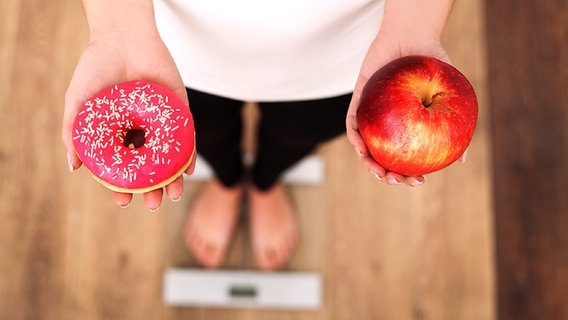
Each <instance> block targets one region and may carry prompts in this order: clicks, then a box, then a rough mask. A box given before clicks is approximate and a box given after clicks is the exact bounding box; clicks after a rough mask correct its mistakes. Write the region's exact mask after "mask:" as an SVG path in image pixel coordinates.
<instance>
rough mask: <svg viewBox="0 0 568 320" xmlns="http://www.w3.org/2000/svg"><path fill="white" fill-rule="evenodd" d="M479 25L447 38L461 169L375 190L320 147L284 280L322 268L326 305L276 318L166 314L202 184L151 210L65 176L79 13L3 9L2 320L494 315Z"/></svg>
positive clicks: (243, 245)
mask: <svg viewBox="0 0 568 320" xmlns="http://www.w3.org/2000/svg"><path fill="white" fill-rule="evenodd" d="M482 13H483V7H482V6H481V3H480V2H478V1H458V2H457V3H456V5H455V8H454V10H453V13H452V16H451V19H450V21H449V25H448V28H447V32H446V34H445V36H444V39H443V40H444V44H445V46H446V48H447V49H448V52H449V54H450V56H451V57H452V60H453V62H454V64H455V65H456V66H457V67H458V68H459V69H460V70H462V71H463V72H464V73H465V74H466V75H467V76H468V77H469V78H470V79H471V80H472V83H473V84H474V86H475V88H476V91H477V92H478V95H479V100H480V108H481V109H480V111H481V118H480V124H479V127H478V131H477V133H476V136H475V138H474V141H473V144H472V146H471V148H470V157H469V159H468V161H467V162H466V163H465V164H456V165H453V166H452V167H450V168H449V169H447V170H444V171H443V172H440V173H436V174H432V175H430V176H428V177H427V183H426V185H424V186H423V187H421V188H416V189H413V188H408V187H402V186H401V187H387V186H386V185H383V184H381V183H379V182H378V181H376V180H375V179H374V178H372V177H371V176H370V175H369V174H368V173H367V172H366V171H365V170H364V169H363V168H362V167H361V165H360V164H359V161H358V159H357V156H356V155H355V154H354V151H353V149H352V147H351V146H350V145H349V143H348V142H347V140H346V139H345V138H343V137H342V138H339V139H337V140H334V141H332V142H330V143H329V144H327V145H325V146H323V147H322V148H321V149H320V150H318V153H319V154H320V155H321V156H322V157H323V158H324V160H325V164H326V171H325V172H326V180H325V183H324V184H323V185H322V186H318V187H308V186H292V187H290V188H289V192H290V194H291V196H292V197H293V199H294V203H295V205H296V208H297V212H298V218H299V220H300V227H301V237H302V241H301V244H300V246H299V248H298V250H297V252H295V254H294V256H293V257H292V259H291V261H290V262H289V264H288V265H287V266H286V267H285V270H288V271H295V270H302V271H318V272H320V273H321V274H322V276H323V278H324V286H325V290H324V304H323V306H322V308H321V309H320V310H317V311H313V312H282V311H276V310H254V309H249V310H230V309H208V308H172V307H169V306H166V305H164V304H163V303H162V301H161V293H162V274H163V271H164V269H165V268H167V267H170V266H176V267H196V263H195V261H194V260H193V258H192V257H191V256H190V255H189V253H188V252H187V250H186V248H185V247H184V244H183V224H184V222H185V219H186V214H187V211H188V208H189V207H190V206H191V202H192V199H193V198H194V197H195V196H196V195H197V194H198V192H199V191H200V189H201V188H202V186H203V184H202V183H198V182H191V183H187V184H186V192H185V194H184V197H183V198H182V201H181V202H179V203H175V204H174V203H169V202H168V203H165V204H164V205H163V206H162V208H161V209H160V211H159V212H157V213H155V214H149V213H148V212H147V210H146V209H145V208H144V206H143V201H142V199H141V198H140V197H135V199H134V202H133V204H132V205H131V206H130V207H129V208H128V209H120V208H118V207H116V206H115V205H114V203H113V202H112V199H111V197H110V192H109V191H108V190H106V189H105V188H104V187H102V186H100V185H99V184H98V183H96V182H95V181H94V180H93V179H92V178H91V177H90V176H89V174H88V173H87V172H86V170H85V169H81V170H78V171H77V172H75V173H73V174H70V173H68V171H67V165H66V161H65V150H64V148H63V145H62V143H61V140H60V126H61V117H62V111H63V97H64V94H65V90H66V86H67V84H68V81H69V79H70V77H71V75H72V72H73V69H74V66H75V63H76V62H77V60H78V57H79V55H80V53H81V51H82V49H83V48H84V47H85V45H86V44H87V39H88V34H87V28H86V23H85V20H84V16H83V14H82V11H81V7H80V3H79V2H77V1H67V0H50V1H47V0H3V1H1V2H0V14H1V15H2V17H1V19H0V46H1V50H0V83H1V85H0V114H2V116H0V221H1V223H0V275H1V276H0V319H42V320H43V319H48V320H49V319H56V320H61V319H63V320H65V319H85V320H90V319H93V320H95V319H97V320H100V319H121V320H128V319H136V320H140V319H150V320H154V319H165V320H174V319H197V320H199V319H207V320H215V319H236V320H245V319H283V320H284V319H295V320H302V319H322V320H329V319H336V320H343V319H362V320H365V319H396V320H399V319H448V320H450V319H451V320H454V319H476V320H477V319H488V320H489V319H494V308H495V305H494V298H495V297H494V281H495V280H494V272H493V237H492V225H493V222H492V207H491V203H492V197H491V166H490V164H489V156H490V154H489V151H490V148H489V142H488V141H489V130H488V107H487V97H486V92H487V90H486V83H487V79H486V73H485V70H486V69H485V65H486V61H485V55H484V52H485V47H484V39H483V36H484V34H485V33H484V29H483V16H482ZM251 108H252V107H249V108H247V109H246V111H245V114H246V116H247V118H249V119H252V121H249V122H250V123H251V124H252V123H254V121H253V120H254V109H251ZM250 132H252V131H248V132H247V139H251V137H250ZM245 147H246V148H250V149H254V146H251V144H250V141H249V142H246V143H245ZM246 229H247V228H246V220H245V219H243V220H242V221H241V226H240V228H239V230H238V232H237V234H236V236H235V241H234V243H233V245H232V247H231V252H230V253H229V257H228V259H227V263H226V268H229V269H242V268H244V269H251V268H253V264H252V259H251V252H250V244H249V241H248V237H247V230H246Z"/></svg>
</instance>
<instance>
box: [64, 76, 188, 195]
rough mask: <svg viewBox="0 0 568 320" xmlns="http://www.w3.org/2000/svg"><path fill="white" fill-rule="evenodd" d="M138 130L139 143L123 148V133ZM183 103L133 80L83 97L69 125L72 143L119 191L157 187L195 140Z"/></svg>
mask: <svg viewBox="0 0 568 320" xmlns="http://www.w3.org/2000/svg"><path fill="white" fill-rule="evenodd" d="M131 129H141V130H143V131H144V134H145V142H144V145H142V146H140V147H138V148H132V147H128V146H125V143H124V139H125V136H126V133H127V132H128V131H129V130H131ZM194 138H195V130H194V126H193V117H192V115H191V113H190V111H189V108H188V106H187V105H186V104H185V103H183V101H182V100H181V99H180V98H179V97H178V96H177V95H176V94H175V93H173V92H172V91H170V90H169V89H167V88H165V87H162V86H160V85H158V84H156V83H152V82H147V81H141V80H135V81H130V82H125V83H121V84H117V85H115V86H113V87H110V88H107V89H105V90H103V91H101V92H100V93H98V94H97V95H96V96H94V97H92V98H91V99H89V100H88V101H87V102H85V104H84V105H83V107H82V108H81V109H80V110H79V113H78V114H77V116H76V118H75V123H74V125H73V144H74V146H75V150H76V151H77V154H78V156H79V158H80V159H81V161H83V164H84V165H85V166H86V167H87V168H88V169H89V170H90V171H91V172H92V173H93V174H94V175H95V176H97V177H98V178H100V179H101V180H103V181H106V182H108V183H109V184H112V185H114V186H117V187H120V188H125V189H142V188H147V187H150V186H153V185H157V184H159V183H160V182H163V181H164V180H167V179H168V178H171V177H172V176H173V175H175V174H176V173H178V172H179V171H180V170H181V169H182V168H183V167H184V166H185V165H186V164H187V163H188V161H189V159H190V157H191V155H192V153H193V151H194V143H195V140H194Z"/></svg>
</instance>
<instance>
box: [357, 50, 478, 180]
mask: <svg viewBox="0 0 568 320" xmlns="http://www.w3.org/2000/svg"><path fill="white" fill-rule="evenodd" d="M477 116H478V107H477V97H476V95H475V91H474V90H473V87H472V85H471V84H470V83H469V81H468V80H467V78H466V77H465V76H464V75H463V74H462V73H461V72H460V71H459V70H457V69H456V68H454V67H453V66H451V65H450V64H447V63H445V62H443V61H440V60H438V59H435V58H432V57H427V56H407V57H403V58H399V59H396V60H394V61H392V62H390V63H388V64H386V65H385V66H384V67H382V68H381V69H379V70H378V71H377V72H375V73H374V74H373V75H372V76H371V78H369V80H368V81H367V83H366V85H365V86H364V88H363V91H362V93H361V98H360V102H359V107H358V109H357V124H358V126H359V132H360V134H361V137H362V138H363V141H364V142H365V144H366V146H367V149H368V150H369V153H370V154H371V156H372V157H373V159H374V160H375V161H376V162H377V163H378V164H380V165H381V166H383V167H384V168H385V169H387V170H389V171H392V172H396V173H400V174H403V175H406V176H419V175H424V174H428V173H431V172H434V171H438V170H441V169H443V168H445V167H447V166H449V165H450V164H452V163H453V162H455V161H456V160H458V159H459V158H460V157H461V155H462V154H463V153H464V152H465V150H466V149H467V147H468V146H469V144H470V142H471V139H472V137H473V133H474V131H475V127H476V125H477Z"/></svg>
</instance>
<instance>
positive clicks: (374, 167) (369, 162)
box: [359, 153, 387, 180]
mask: <svg viewBox="0 0 568 320" xmlns="http://www.w3.org/2000/svg"><path fill="white" fill-rule="evenodd" d="M359 159H360V160H361V163H362V164H363V166H364V167H365V168H366V169H367V170H368V171H369V173H370V174H371V175H373V176H374V177H375V178H377V179H379V180H383V179H384V177H385V176H386V174H387V170H386V169H385V168H383V167H382V166H381V165H379V164H378V163H376V162H375V160H374V159H373V158H371V156H370V155H369V154H368V153H367V154H364V155H361V156H360V157H359Z"/></svg>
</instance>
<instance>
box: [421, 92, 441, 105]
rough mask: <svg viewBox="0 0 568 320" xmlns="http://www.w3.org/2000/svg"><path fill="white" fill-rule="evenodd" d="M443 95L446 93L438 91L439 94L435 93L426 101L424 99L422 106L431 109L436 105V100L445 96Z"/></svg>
mask: <svg viewBox="0 0 568 320" xmlns="http://www.w3.org/2000/svg"><path fill="white" fill-rule="evenodd" d="M443 94H444V92H442V91H438V92H436V93H434V94H433V95H432V96H429V97H428V98H426V99H422V105H423V106H424V107H425V108H429V107H430V106H431V105H432V104H433V103H434V101H435V100H436V98H438V97H439V96H441V95H443Z"/></svg>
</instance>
